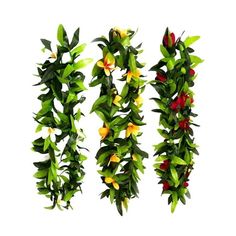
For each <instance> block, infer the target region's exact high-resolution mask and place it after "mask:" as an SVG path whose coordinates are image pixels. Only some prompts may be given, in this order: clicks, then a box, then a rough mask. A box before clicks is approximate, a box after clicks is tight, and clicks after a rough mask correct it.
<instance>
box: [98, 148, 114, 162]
mask: <svg viewBox="0 0 236 236" xmlns="http://www.w3.org/2000/svg"><path fill="white" fill-rule="evenodd" d="M113 153H114V150H108V151H106V152H103V153H102V154H101V155H99V157H98V160H97V164H102V163H103V162H104V160H105V159H106V158H107V157H109V156H110V155H111V154H113Z"/></svg>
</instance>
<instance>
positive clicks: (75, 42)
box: [70, 28, 80, 49]
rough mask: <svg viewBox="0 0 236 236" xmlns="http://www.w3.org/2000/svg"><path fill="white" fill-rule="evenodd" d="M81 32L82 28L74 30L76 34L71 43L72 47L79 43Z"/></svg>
mask: <svg viewBox="0 0 236 236" xmlns="http://www.w3.org/2000/svg"><path fill="white" fill-rule="evenodd" d="M79 32H80V28H78V29H76V31H75V32H74V35H73V38H72V41H71V44H70V49H72V48H74V47H75V46H76V45H77V44H78V43H79Z"/></svg>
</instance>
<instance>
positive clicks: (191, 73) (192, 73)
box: [189, 68, 195, 76]
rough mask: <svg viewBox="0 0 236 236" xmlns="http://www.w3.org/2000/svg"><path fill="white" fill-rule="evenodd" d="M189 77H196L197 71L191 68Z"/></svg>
mask: <svg viewBox="0 0 236 236" xmlns="http://www.w3.org/2000/svg"><path fill="white" fill-rule="evenodd" d="M189 75H190V76H194V75H195V70H193V69H191V68H190V70H189Z"/></svg>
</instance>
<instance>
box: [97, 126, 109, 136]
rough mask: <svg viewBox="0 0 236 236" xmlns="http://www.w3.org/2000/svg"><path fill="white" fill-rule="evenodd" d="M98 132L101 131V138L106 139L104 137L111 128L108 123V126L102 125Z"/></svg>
mask: <svg viewBox="0 0 236 236" xmlns="http://www.w3.org/2000/svg"><path fill="white" fill-rule="evenodd" d="M98 132H99V134H100V136H101V138H102V139H104V138H106V137H107V135H108V134H109V132H110V129H109V127H108V126H107V125H106V127H101V128H99V130H98Z"/></svg>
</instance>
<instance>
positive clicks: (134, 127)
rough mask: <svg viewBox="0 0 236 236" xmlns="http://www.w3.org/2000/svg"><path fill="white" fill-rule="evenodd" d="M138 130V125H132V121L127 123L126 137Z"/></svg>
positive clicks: (136, 132)
mask: <svg viewBox="0 0 236 236" xmlns="http://www.w3.org/2000/svg"><path fill="white" fill-rule="evenodd" d="M138 132H139V126H137V125H134V124H133V123H131V122H130V123H129V124H128V127H127V129H126V134H125V136H126V138H128V137H129V136H130V135H131V134H134V135H137V134H138Z"/></svg>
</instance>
